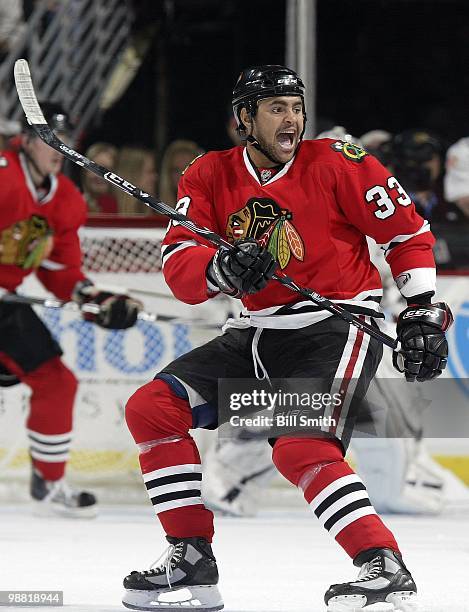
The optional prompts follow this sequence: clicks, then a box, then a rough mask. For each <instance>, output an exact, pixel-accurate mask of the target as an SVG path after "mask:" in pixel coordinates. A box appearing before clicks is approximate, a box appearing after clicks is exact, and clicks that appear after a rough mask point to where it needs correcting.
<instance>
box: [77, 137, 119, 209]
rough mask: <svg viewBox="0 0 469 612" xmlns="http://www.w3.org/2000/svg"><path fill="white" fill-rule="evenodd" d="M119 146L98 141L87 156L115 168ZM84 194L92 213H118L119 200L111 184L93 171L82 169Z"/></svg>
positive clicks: (88, 150) (90, 148)
mask: <svg viewBox="0 0 469 612" xmlns="http://www.w3.org/2000/svg"><path fill="white" fill-rule="evenodd" d="M117 153H118V150H117V147H115V146H114V145H112V144H109V143H107V142H96V143H95V144H93V145H91V146H90V147H89V148H88V149H87V151H86V153H85V156H86V157H88V158H89V159H91V160H92V161H94V162H96V163H97V164H100V165H101V166H104V167H105V168H109V169H110V170H113V169H114V167H115V165H116V159H117ZM80 179H81V187H82V191H83V196H84V198H85V200H86V204H87V206H88V212H89V213H91V214H102V213H104V214H113V213H117V200H116V198H115V197H114V195H113V193H112V187H111V184H110V183H108V182H107V181H105V180H104V179H102V178H100V177H99V176H97V175H96V174H93V173H92V172H88V171H87V170H85V169H83V170H82V171H81V177H80Z"/></svg>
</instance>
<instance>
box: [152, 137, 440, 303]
mask: <svg viewBox="0 0 469 612" xmlns="http://www.w3.org/2000/svg"><path fill="white" fill-rule="evenodd" d="M262 179H263V180H261V178H260V177H259V175H258V172H257V171H256V169H255V168H254V167H253V165H252V163H251V161H250V159H249V156H248V153H247V149H245V148H244V147H235V148H233V149H230V150H227V151H220V152H211V153H207V154H206V155H203V156H202V157H200V158H197V159H196V160H195V161H194V162H193V163H192V164H191V165H190V166H189V167H188V169H187V170H186V172H185V173H184V175H183V176H182V178H181V180H180V183H179V192H178V197H179V201H178V204H177V210H178V211H179V212H181V213H182V214H186V215H187V216H188V217H189V218H190V219H192V220H193V221H194V222H196V223H197V224H199V225H202V226H205V227H207V228H209V229H211V230H213V231H214V232H216V233H218V234H220V235H221V236H223V237H226V238H227V239H228V240H229V241H231V242H233V241H235V240H237V239H240V238H247V237H252V238H255V239H256V240H258V241H259V242H260V243H261V244H263V245H265V247H266V248H268V249H269V251H270V252H271V253H272V254H273V256H274V257H275V259H276V260H277V262H278V264H279V267H280V269H281V270H284V271H285V272H286V273H287V274H288V275H289V276H291V277H292V278H293V279H294V280H295V281H296V282H297V283H298V284H300V285H303V286H305V287H309V288H311V289H313V290H314V291H317V292H318V293H320V294H322V295H324V296H325V297H327V298H330V299H332V300H336V301H340V302H345V303H350V304H354V305H358V304H360V305H361V306H363V303H364V302H367V301H368V304H369V305H370V306H371V303H370V301H373V300H374V301H379V298H380V296H381V295H382V286H381V280H380V277H379V273H378V271H377V270H376V268H375V267H374V266H373V265H372V263H371V262H370V257H369V252H368V247H367V242H366V236H370V237H371V238H373V239H374V240H375V241H376V242H377V243H379V244H380V245H382V248H383V249H384V250H385V254H386V258H387V261H388V263H389V264H390V266H391V270H392V273H393V276H394V278H395V279H396V280H397V283H398V286H399V288H400V289H401V291H402V293H403V295H405V296H412V295H417V294H420V293H424V292H426V291H434V289H435V263H434V258H433V253H432V245H433V244H434V238H433V236H432V234H431V233H430V227H429V224H428V223H427V222H426V221H424V220H423V219H422V218H421V217H420V216H419V215H418V214H417V213H416V211H415V207H414V204H413V203H412V201H411V199H410V197H409V196H408V195H407V193H406V192H405V191H404V189H403V188H402V187H401V185H400V183H399V182H398V180H397V179H396V178H395V177H393V176H391V175H390V174H389V172H388V171H387V170H386V168H384V166H382V165H381V164H380V163H379V162H378V161H377V160H376V159H375V158H374V157H372V156H371V155H368V154H367V153H366V152H365V151H364V150H363V149H360V148H359V147H356V146H355V145H351V144H349V143H344V142H341V141H334V140H330V139H322V140H311V141H304V142H303V143H302V144H301V145H300V147H299V150H298V152H297V154H296V156H295V158H294V159H293V160H292V161H290V162H289V163H288V164H286V165H285V166H284V167H283V168H282V169H281V170H280V171H279V172H277V173H276V174H274V173H273V175H272V177H271V178H270V179H269V177H268V176H265V175H264V176H263V177H262ZM264 181H265V182H264ZM215 250H216V249H215V247H214V246H213V245H211V244H210V243H208V242H206V241H204V240H203V239H202V238H199V237H198V236H196V235H194V234H193V233H191V232H190V231H188V230H186V229H185V228H183V227H181V226H180V225H178V224H177V223H175V222H171V223H170V225H169V227H168V231H167V233H166V237H165V239H164V242H163V248H162V259H163V272H164V275H165V278H166V281H167V283H168V285H169V287H170V288H171V290H172V291H173V293H174V295H175V296H176V297H177V298H179V299H180V300H182V301H184V302H187V303H190V304H196V303H200V302H203V301H205V300H206V299H208V298H210V297H211V296H212V295H213V293H211V291H210V289H208V287H207V281H206V276H205V271H206V268H207V265H208V263H209V261H210V259H211V258H212V257H213V254H214V253H215ZM303 299H304V298H302V297H301V296H299V295H298V294H295V293H293V292H291V291H290V290H288V289H286V288H285V287H283V286H281V285H280V284H279V283H278V282H276V281H274V280H273V281H271V282H270V283H269V284H268V286H267V287H266V288H265V289H263V290H262V291H260V292H258V293H256V294H254V295H247V296H246V297H245V298H243V300H242V301H243V303H244V305H245V307H246V309H247V310H248V311H249V312H253V311H265V309H268V310H269V309H272V312H273V311H275V310H276V309H277V308H278V307H281V306H284V305H287V304H292V303H295V302H299V301H300V300H303ZM365 306H366V304H365ZM372 309H373V310H376V309H377V305H374V306H373V308H372ZM357 311H358V312H360V310H359V309H358V310H357Z"/></svg>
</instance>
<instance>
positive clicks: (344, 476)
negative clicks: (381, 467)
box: [273, 437, 399, 559]
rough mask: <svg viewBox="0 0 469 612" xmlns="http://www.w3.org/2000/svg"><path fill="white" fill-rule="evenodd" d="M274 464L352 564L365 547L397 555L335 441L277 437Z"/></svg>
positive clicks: (386, 531)
mask: <svg viewBox="0 0 469 612" xmlns="http://www.w3.org/2000/svg"><path fill="white" fill-rule="evenodd" d="M273 461H274V463H275V465H276V467H277V469H278V470H279V471H280V473H281V474H282V475H283V476H284V477H285V478H286V479H287V480H289V481H290V482H292V483H293V484H294V485H296V486H297V487H299V488H300V489H301V490H302V491H303V494H304V497H305V499H306V501H307V502H308V504H309V505H310V506H311V509H312V510H313V512H314V513H315V514H316V516H317V517H318V519H319V521H320V522H321V524H322V525H323V527H325V529H327V530H328V531H329V533H330V534H331V535H332V536H333V537H334V538H335V539H336V540H337V542H338V543H339V544H340V546H342V548H343V549H344V550H345V551H346V552H347V553H348V554H349V555H350V557H352V559H354V558H355V557H356V556H357V555H358V554H359V553H360V552H363V551H364V550H368V549H370V548H390V549H392V550H394V551H396V552H399V548H398V545H397V542H396V540H395V539H394V536H393V534H392V533H391V532H390V531H389V529H388V528H387V527H386V526H385V525H384V523H383V522H382V520H381V519H380V518H379V516H378V515H377V514H376V511H375V509H374V508H373V506H372V505H371V502H370V500H369V498H368V494H367V492H366V488H365V485H364V484H363V482H362V481H361V480H360V478H359V477H358V476H357V474H355V472H354V471H353V470H352V468H351V467H350V466H349V465H348V464H347V463H346V462H345V461H344V458H343V453H342V449H341V447H340V445H339V443H338V442H335V441H333V440H329V439H316V438H288V437H282V438H279V439H278V440H277V442H276V443H275V446H274V451H273Z"/></svg>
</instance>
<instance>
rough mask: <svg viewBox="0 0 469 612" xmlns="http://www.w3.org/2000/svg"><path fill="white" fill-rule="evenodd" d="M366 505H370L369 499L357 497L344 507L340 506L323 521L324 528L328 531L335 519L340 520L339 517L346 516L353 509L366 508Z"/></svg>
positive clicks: (335, 521)
mask: <svg viewBox="0 0 469 612" xmlns="http://www.w3.org/2000/svg"><path fill="white" fill-rule="evenodd" d="M367 506H371V502H370V500H369V499H358V500H357V501H354V502H352V503H351V504H349V505H348V506H345V508H342V509H341V510H338V511H337V512H336V513H335V514H333V515H332V516H331V518H330V519H328V520H327V521H326V522H325V523H324V528H325V529H327V531H329V530H330V529H331V527H333V526H334V525H335V524H336V523H337V521H340V519H341V518H344V516H347V514H351V513H352V512H354V511H355V510H358V509H359V508H366V507H367Z"/></svg>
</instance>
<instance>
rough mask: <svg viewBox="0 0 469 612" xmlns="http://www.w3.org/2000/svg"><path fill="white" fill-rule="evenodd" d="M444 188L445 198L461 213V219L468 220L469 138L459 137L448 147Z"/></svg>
mask: <svg viewBox="0 0 469 612" xmlns="http://www.w3.org/2000/svg"><path fill="white" fill-rule="evenodd" d="M444 188H445V197H446V199H447V200H448V202H452V203H454V205H455V206H456V207H457V209H458V211H460V212H461V213H462V220H464V221H467V220H469V138H461V139H460V140H458V141H457V142H456V143H455V144H453V145H452V146H451V147H450V148H449V149H448V152H447V154H446V175H445V180H444ZM460 220H461V219H460Z"/></svg>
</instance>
